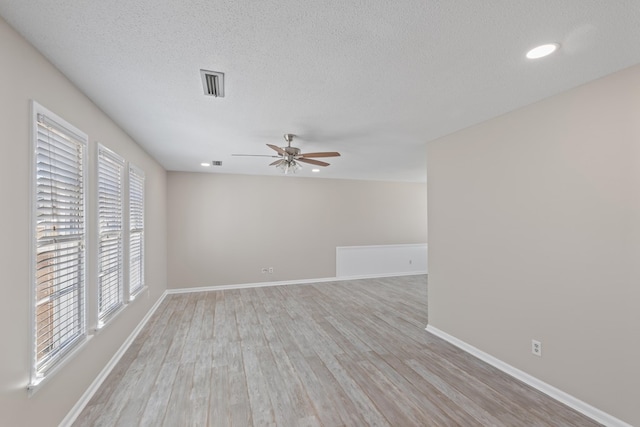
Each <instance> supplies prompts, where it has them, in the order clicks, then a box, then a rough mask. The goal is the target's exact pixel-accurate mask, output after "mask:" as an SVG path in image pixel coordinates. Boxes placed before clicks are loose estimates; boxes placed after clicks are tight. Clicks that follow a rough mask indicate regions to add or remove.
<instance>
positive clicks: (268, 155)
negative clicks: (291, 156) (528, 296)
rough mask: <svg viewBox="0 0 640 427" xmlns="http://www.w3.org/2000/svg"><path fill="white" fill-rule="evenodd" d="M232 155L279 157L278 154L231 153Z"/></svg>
mask: <svg viewBox="0 0 640 427" xmlns="http://www.w3.org/2000/svg"><path fill="white" fill-rule="evenodd" d="M232 156H236V157H238V156H242V157H274V158H275V157H280V156H272V155H270V154H232Z"/></svg>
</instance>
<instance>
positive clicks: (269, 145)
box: [267, 144, 287, 156]
mask: <svg viewBox="0 0 640 427" xmlns="http://www.w3.org/2000/svg"><path fill="white" fill-rule="evenodd" d="M267 147H269V148H271V149H272V150H276V151H277V152H278V154H280V155H281V156H286V155H287V152H286V151H284V150H283V149H282V148H280V147H278V146H277V145H273V144H267Z"/></svg>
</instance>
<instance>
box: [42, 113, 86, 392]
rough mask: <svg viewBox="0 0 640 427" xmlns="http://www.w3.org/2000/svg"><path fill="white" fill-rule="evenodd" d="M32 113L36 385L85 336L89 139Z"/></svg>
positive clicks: (52, 117) (46, 115)
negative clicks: (86, 198)
mask: <svg viewBox="0 0 640 427" xmlns="http://www.w3.org/2000/svg"><path fill="white" fill-rule="evenodd" d="M32 111H33V153H34V163H33V164H34V167H33V173H34V176H33V186H34V201H33V245H34V246H33V254H34V256H33V282H32V283H33V284H32V289H33V293H32V298H33V304H34V312H33V321H34V328H33V332H34V339H33V343H34V346H33V353H34V357H33V367H32V377H31V385H32V386H33V385H36V384H37V383H39V382H40V381H41V380H42V379H43V378H44V376H45V375H46V374H47V373H48V372H50V370H51V369H52V368H53V367H55V366H56V365H57V364H58V363H59V362H60V361H61V360H62V359H63V358H64V357H65V356H66V355H67V354H68V353H69V351H70V350H71V349H73V348H75V346H76V345H78V344H79V343H80V342H81V341H83V338H85V336H86V332H85V331H86V326H85V325H86V323H85V304H84V302H85V283H86V281H85V276H86V273H85V260H86V244H85V243H86V242H85V211H86V208H85V193H86V191H85V186H86V170H85V163H86V161H85V158H86V146H87V135H86V134H84V133H82V132H81V131H79V130H78V129H76V128H75V127H73V126H72V125H70V124H69V123H67V122H66V121H64V120H63V119H61V118H60V117H58V116H56V115H55V114H53V113H51V112H50V111H49V110H47V109H45V108H44V107H42V106H40V105H39V104H37V103H35V102H33V103H32Z"/></svg>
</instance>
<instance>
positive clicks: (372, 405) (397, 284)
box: [74, 276, 599, 427]
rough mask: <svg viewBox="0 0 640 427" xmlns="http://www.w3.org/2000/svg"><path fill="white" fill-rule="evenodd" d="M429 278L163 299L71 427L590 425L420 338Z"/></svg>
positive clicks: (461, 355)
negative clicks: (73, 426)
mask: <svg viewBox="0 0 640 427" xmlns="http://www.w3.org/2000/svg"><path fill="white" fill-rule="evenodd" d="M426 302H427V278H426V276H408V277H398V278H386V279H369V280H356V281H344V282H335V283H319V284H315V285H292V286H277V287H268V288H253V289H242V290H232V291H215V292H199V293H189V294H181V295H169V296H168V297H167V298H166V299H165V300H164V301H163V303H162V304H161V306H160V307H159V308H158V310H157V311H156V313H155V314H154V315H153V317H152V318H151V319H150V321H149V323H148V324H147V326H146V327H145V328H144V329H143V331H142V332H141V333H140V335H139V336H138V337H137V339H136V340H135V341H134V343H133V344H132V346H131V347H130V348H129V350H128V351H127V352H126V354H125V355H124V356H123V358H122V360H121V361H120V362H119V363H118V365H117V366H116V368H115V369H114V370H113V371H112V373H111V374H110V375H109V377H108V378H107V379H106V380H105V382H104V383H103V385H102V386H101V387H100V389H99V390H98V391H97V392H96V394H95V395H94V397H93V398H92V399H91V401H90V402H89V404H88V405H87V406H86V407H85V409H84V410H83V412H82V413H81V414H80V416H79V417H78V419H77V420H76V422H75V424H74V425H75V426H232V425H233V426H243V427H244V426H252V425H256V426H258V425H259V426H365V425H371V426H509V427H513V426H581V427H588V426H597V425H599V424H597V423H595V422H593V421H592V420H590V419H588V418H586V417H584V416H582V415H580V414H578V413H576V412H574V411H573V410H571V409H569V408H567V407H566V406H564V405H562V404H560V403H558V402H556V401H555V400H553V399H551V398H549V397H547V396H545V395H543V394H542V393H539V392H537V391H536V390H534V389H532V388H530V387H528V386H527V385H525V384H523V383H520V382H518V381H516V380H514V379H513V378H511V377H509V376H508V375H506V374H504V373H502V372H500V371H498V370H496V369H495V368H493V367H491V366H489V365H487V364H485V363H483V362H481V361H479V360H478V359H475V358H474V357H472V356H470V355H468V354H466V353H464V352H463V351H461V350H459V349H457V348H456V347H454V346H452V345H450V344H448V343H446V342H444V341H443V340H441V339H439V338H437V337H435V336H433V335H431V334H429V333H427V332H426V331H425V330H424V328H425V326H426V324H427V305H426Z"/></svg>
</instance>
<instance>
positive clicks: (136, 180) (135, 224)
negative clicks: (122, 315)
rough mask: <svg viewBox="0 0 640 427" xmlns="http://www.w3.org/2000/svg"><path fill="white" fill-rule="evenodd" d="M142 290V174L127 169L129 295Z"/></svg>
mask: <svg viewBox="0 0 640 427" xmlns="http://www.w3.org/2000/svg"><path fill="white" fill-rule="evenodd" d="M143 288H144V172H142V171H141V170H140V169H138V168H136V167H135V166H130V167H129V294H130V298H131V299H133V297H134V296H135V295H136V294H137V293H138V292H140V291H141V290H142V289H143Z"/></svg>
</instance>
